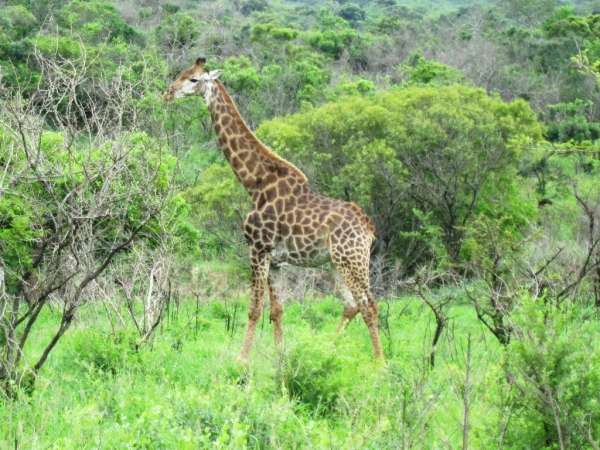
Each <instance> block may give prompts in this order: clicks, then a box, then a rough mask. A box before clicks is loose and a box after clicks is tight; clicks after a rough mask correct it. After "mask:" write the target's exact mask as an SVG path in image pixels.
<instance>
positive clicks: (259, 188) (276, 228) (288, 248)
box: [163, 58, 383, 361]
mask: <svg viewBox="0 0 600 450" xmlns="http://www.w3.org/2000/svg"><path fill="white" fill-rule="evenodd" d="M205 63H206V59H204V58H198V59H197V60H196V62H195V64H194V65H193V66H192V67H190V68H189V69H187V70H184V71H183V72H182V73H181V75H180V76H179V78H178V79H177V80H175V81H174V82H173V83H172V84H171V86H170V87H169V89H168V90H167V92H165V94H164V95H163V99H164V100H165V101H169V100H173V99H176V98H181V97H188V96H192V95H199V96H202V97H203V98H204V101H205V103H206V105H207V107H208V109H209V111H210V115H211V119H212V122H213V126H214V129H215V132H216V135H217V139H218V141H219V145H220V147H221V149H222V151H223V154H224V155H225V158H226V159H227V161H228V162H229V164H230V165H231V168H232V169H233V171H234V173H235V175H236V176H237V178H238V180H239V181H240V182H241V183H242V185H243V186H244V188H245V189H246V191H247V192H248V194H249V195H250V196H251V198H252V210H251V211H250V212H249V213H248V216H247V217H246V220H245V221H244V236H245V238H246V240H247V242H248V245H249V248H250V261H251V267H252V297H251V300H250V306H249V308H248V326H247V329H246V334H245V337H244V342H243V345H242V351H241V354H240V357H239V359H240V360H242V361H246V360H247V359H248V356H249V354H250V349H251V347H252V340H253V338H254V332H255V330H256V325H257V322H258V319H259V317H260V315H261V313H262V309H263V299H264V296H265V293H266V291H267V290H268V293H269V299H270V315H271V320H272V322H273V326H274V333H275V342H276V343H280V342H281V341H282V339H283V328H282V317H283V304H282V302H281V301H280V299H279V297H278V296H277V293H276V291H275V289H274V282H273V278H272V277H271V275H270V272H269V269H270V267H271V266H275V267H277V266H279V265H282V264H286V263H287V264H292V265H296V266H302V267H316V266H320V265H323V264H326V263H328V262H331V263H333V266H334V268H335V276H336V279H337V280H338V287H339V291H340V293H341V296H342V299H343V305H344V312H343V316H342V320H341V322H340V325H339V327H338V331H341V330H342V329H343V328H344V327H345V326H346V325H347V324H348V323H349V322H350V321H351V320H352V319H353V318H354V317H355V316H356V314H358V313H359V312H360V313H361V315H362V316H363V319H364V320H365V323H366V324H367V327H368V329H369V334H370V336H371V341H372V343H373V349H374V353H375V356H376V357H377V358H383V352H382V350H381V342H380V340H379V331H378V317H377V314H378V306H377V303H376V302H375V300H374V298H373V296H372V294H371V290H370V286H369V259H370V256H371V251H372V249H373V248H374V245H375V243H376V240H377V231H376V229H375V225H374V224H373V222H372V221H371V220H370V219H369V217H368V216H367V215H366V214H365V213H364V211H363V210H362V209H361V208H360V207H359V206H357V205H355V204H354V203H350V202H346V201H342V200H337V199H333V198H329V197H325V196H323V195H320V194H318V193H316V192H314V191H312V190H311V189H310V188H309V186H308V180H307V179H306V176H305V175H304V173H302V172H301V171H300V170H299V169H298V168H297V167H296V166H294V165H293V164H292V163H290V162H289V161H286V160H285V159H283V158H281V157H280V156H278V155H277V154H275V153H274V152H273V151H271V150H270V149H269V148H268V147H267V146H265V145H264V144H263V143H262V142H260V141H259V140H258V138H257V137H256V136H255V135H254V133H252V131H251V130H250V128H248V126H247V125H246V123H245V122H244V120H243V118H242V117H241V115H240V113H239V112H238V110H237V108H236V107H235V104H234V103H233V100H232V99H231V97H230V96H229V94H228V93H227V91H226V90H225V88H224V87H223V85H222V84H221V82H220V81H219V79H218V77H219V75H220V73H221V71H219V70H213V71H209V70H207V69H206V68H205V67H204V65H205Z"/></svg>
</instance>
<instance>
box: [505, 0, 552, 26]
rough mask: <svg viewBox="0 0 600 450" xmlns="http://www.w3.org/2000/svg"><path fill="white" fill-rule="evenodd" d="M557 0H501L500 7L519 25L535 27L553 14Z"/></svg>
mask: <svg viewBox="0 0 600 450" xmlns="http://www.w3.org/2000/svg"><path fill="white" fill-rule="evenodd" d="M556 4H557V2H556V0H499V1H498V2H497V5H498V7H499V8H500V9H501V10H502V12H504V14H505V15H506V17H510V18H511V19H513V20H514V21H515V22H517V23H518V24H519V25H522V26H525V27H529V28H534V27H537V26H538V25H539V24H541V23H542V22H543V21H544V20H545V19H546V18H547V17H548V16H550V15H551V14H552V12H553V11H554V8H555V7H556Z"/></svg>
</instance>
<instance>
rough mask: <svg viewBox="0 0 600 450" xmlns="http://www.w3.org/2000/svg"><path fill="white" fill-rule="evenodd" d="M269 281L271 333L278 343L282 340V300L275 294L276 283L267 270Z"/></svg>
mask: <svg viewBox="0 0 600 450" xmlns="http://www.w3.org/2000/svg"><path fill="white" fill-rule="evenodd" d="M268 283H269V299H270V309H271V322H273V333H274V336H275V344H276V345H279V344H281V342H282V341H283V324H282V322H283V302H282V301H281V299H280V298H279V296H278V295H277V290H276V287H277V283H275V280H274V277H273V275H272V274H271V272H269V276H268Z"/></svg>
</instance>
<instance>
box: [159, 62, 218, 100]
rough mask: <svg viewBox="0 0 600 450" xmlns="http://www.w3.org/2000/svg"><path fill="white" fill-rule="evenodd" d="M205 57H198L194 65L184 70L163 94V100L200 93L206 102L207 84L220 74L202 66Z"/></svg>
mask: <svg viewBox="0 0 600 450" xmlns="http://www.w3.org/2000/svg"><path fill="white" fill-rule="evenodd" d="M205 62H206V59H205V58H202V57H200V58H198V59H197V60H196V62H195V63H194V65H193V66H192V67H190V68H189V69H187V70H184V71H183V72H182V73H181V75H179V78H177V79H176V80H175V81H174V82H173V83H172V84H171V86H170V87H169V89H168V90H167V92H165V93H164V94H163V100H165V101H169V100H173V99H174V98H181V97H189V96H191V95H202V96H203V97H204V100H205V101H206V102H207V103H208V99H207V94H208V93H209V92H210V90H209V89H208V87H209V85H210V84H212V83H213V81H214V80H216V79H217V78H218V77H219V75H221V71H220V70H212V71H209V70H208V69H205V68H204V63H205Z"/></svg>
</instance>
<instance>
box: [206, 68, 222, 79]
mask: <svg viewBox="0 0 600 450" xmlns="http://www.w3.org/2000/svg"><path fill="white" fill-rule="evenodd" d="M221 73H223V71H222V70H211V71H210V72H208V74H207V75H208V76H209V78H210V79H211V80H216V79H217V78H219V76H220V75H221Z"/></svg>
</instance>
